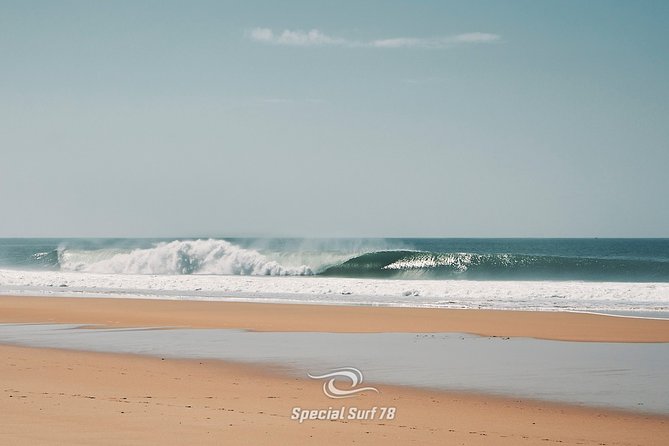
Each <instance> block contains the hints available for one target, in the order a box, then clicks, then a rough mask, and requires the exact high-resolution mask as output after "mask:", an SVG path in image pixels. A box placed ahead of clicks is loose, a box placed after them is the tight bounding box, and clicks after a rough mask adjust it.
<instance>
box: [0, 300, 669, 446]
mask: <svg viewBox="0 0 669 446" xmlns="http://www.w3.org/2000/svg"><path fill="white" fill-rule="evenodd" d="M0 322H35V323H38V322H62V323H82V324H104V325H108V326H119V327H120V326H180V327H184V326H190V327H220V328H246V329H253V330H265V331H275V330H287V331H291V330H292V331H334V332H379V331H405V332H436V331H442V332H445V331H458V332H468V333H478V334H484V335H493V336H532V337H538V338H544V339H568V340H579V341H586V340H587V341H621V342H624V341H627V342H641V341H645V342H666V341H667V340H669V321H659V320H643V319H628V318H617V317H606V316H596V315H587V314H569V313H523V312H503V311H480V310H433V309H420V310H419V309H405V308H371V307H334V306H309V305H269V304H245V303H220V302H185V301H158V300H133V299H83V298H73V299H68V298H50V297H39V298H38V297H2V298H0ZM0 354H1V355H2V361H1V362H0V378H1V379H0V383H1V384H0V388H1V389H2V392H1V393H0V413H2V417H0V444H17V445H21V444H30V445H34V444H87V445H91V444H92V445H97V444H110V445H111V444H166V445H170V444H186V443H188V444H319V445H328V444H354V443H355V444H363V445H364V444H370V445H376V444H402V445H404V444H440V445H441V444H453V445H458V444H466V445H535V444H537V445H538V444H541V445H545V444H555V443H560V444H565V445H572V444H573V445H576V444H581V445H614V444H625V445H654V444H657V445H665V444H669V417H666V416H653V415H646V414H641V413H627V412H623V411H615V410H608V409H598V408H583V407H576V406H570V405H564V404H555V403H547V402H538V401H531V400H522V399H515V398H502V397H496V396H488V395H476V394H467V393H457V392H441V391H434V390H420V389H414V388H409V387H400V386H387V385H379V387H380V389H381V393H380V394H375V393H365V394H363V395H361V396H358V397H356V398H352V399H347V400H332V399H329V398H327V397H326V396H325V395H324V394H323V391H322V388H321V386H322V383H321V382H319V381H312V380H307V379H301V378H294V377H289V376H288V375H286V374H282V373H281V370H280V369H273V368H270V367H267V366H264V367H260V366H250V365H239V364H234V363H229V362H221V361H212V360H175V359H161V358H153V357H142V356H133V355H119V354H102V353H90V352H79V351H65V350H57V349H36V348H25V347H16V346H0ZM340 405H346V406H347V407H351V406H356V407H361V408H371V407H374V406H377V407H389V406H392V407H396V408H397V417H396V418H395V419H394V420H383V421H380V420H374V421H361V420H347V421H323V420H312V421H305V422H304V423H302V424H300V423H298V422H297V421H295V420H291V419H290V416H291V411H292V409H293V408H294V407H302V408H318V409H320V408H328V407H329V406H333V407H339V406H340Z"/></svg>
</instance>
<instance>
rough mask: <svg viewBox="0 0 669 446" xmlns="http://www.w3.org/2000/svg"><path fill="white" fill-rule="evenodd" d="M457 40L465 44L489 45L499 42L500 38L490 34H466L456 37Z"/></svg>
mask: <svg viewBox="0 0 669 446" xmlns="http://www.w3.org/2000/svg"><path fill="white" fill-rule="evenodd" d="M455 40H456V41H457V42H463V43H488V42H497V41H499V40H500V36H498V35H497V34H490V33H466V34H458V35H457V36H455Z"/></svg>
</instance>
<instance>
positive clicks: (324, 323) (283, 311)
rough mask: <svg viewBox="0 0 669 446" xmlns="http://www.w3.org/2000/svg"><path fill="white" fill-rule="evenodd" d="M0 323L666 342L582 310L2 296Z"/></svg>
mask: <svg viewBox="0 0 669 446" xmlns="http://www.w3.org/2000/svg"><path fill="white" fill-rule="evenodd" d="M0 323H68V324H82V325H91V326H96V325H97V326H103V327H188V328H234V329H242V330H250V331H290V332H330V333H384V332H403V333H447V332H452V333H468V334H475V335H480V336H499V337H527V338H536V339H545V340H560V341H575V342H628V343H636V342H642V343H655V342H669V319H644V318H629V317H620V316H617V315H604V314H592V313H583V312H538V311H515V310H514V311H511V310H484V309H481V310H478V309H471V310H470V309H441V308H406V307H374V306H344V305H311V304H270V303H250V302H212V301H188V300H158V299H135V298H131V299H124V298H81V297H74V298H65V297H41V296H0Z"/></svg>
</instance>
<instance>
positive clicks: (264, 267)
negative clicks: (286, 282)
mask: <svg viewBox="0 0 669 446" xmlns="http://www.w3.org/2000/svg"><path fill="white" fill-rule="evenodd" d="M59 263H60V266H61V269H62V270H66V271H81V272H90V273H111V274H224V275H249V276H304V275H311V274H313V271H312V270H311V268H310V267H308V266H306V265H302V266H298V267H286V266H283V265H281V264H280V263H278V262H276V261H274V260H270V259H268V258H267V257H265V256H264V255H262V254H261V253H259V252H258V251H255V250H252V249H244V248H241V247H239V246H236V245H234V244H232V243H230V242H227V241H225V240H213V239H209V240H190V241H180V240H176V241H173V242H169V243H159V244H157V245H156V246H154V247H152V248H145V249H134V250H131V251H129V252H128V251H119V250H112V249H108V250H95V251H84V250H80V251H77V250H68V249H62V250H60V251H59Z"/></svg>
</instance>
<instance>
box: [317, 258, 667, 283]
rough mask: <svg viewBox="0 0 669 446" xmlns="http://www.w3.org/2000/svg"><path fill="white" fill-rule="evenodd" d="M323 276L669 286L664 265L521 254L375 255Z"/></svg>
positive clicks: (339, 267) (660, 263)
mask: <svg viewBox="0 0 669 446" xmlns="http://www.w3.org/2000/svg"><path fill="white" fill-rule="evenodd" d="M321 275H324V276H338V277H370V278H423V279H477V280H611V281H658V282H666V281H669V262H667V261H655V260H620V259H601V258H590V257H562V256H539V255H525V254H476V253H433V252H415V251H380V252H372V253H367V254H363V255H361V256H358V257H355V258H353V259H350V260H348V261H346V262H344V263H342V264H341V265H336V266H333V267H330V268H327V269H326V270H325V271H323V272H321Z"/></svg>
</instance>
